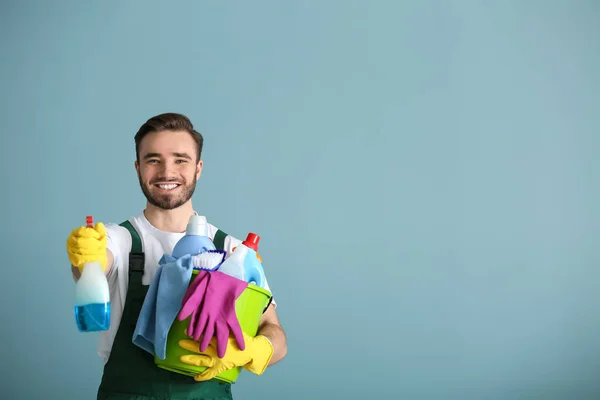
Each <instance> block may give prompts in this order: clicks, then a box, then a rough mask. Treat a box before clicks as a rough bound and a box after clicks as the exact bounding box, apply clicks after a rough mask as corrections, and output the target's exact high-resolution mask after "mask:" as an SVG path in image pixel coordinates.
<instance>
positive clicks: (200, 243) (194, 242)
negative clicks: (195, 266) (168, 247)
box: [172, 215, 216, 258]
mask: <svg viewBox="0 0 600 400" xmlns="http://www.w3.org/2000/svg"><path fill="white" fill-rule="evenodd" d="M185 233H186V234H185V235H184V236H183V237H182V238H181V239H179V241H178V242H177V243H176V244H175V247H174V248H173V254H172V255H173V257H175V258H180V257H183V256H184V255H186V254H189V255H192V256H194V255H197V254H201V253H204V252H205V251H207V250H215V249H216V247H215V245H214V243H213V242H212V240H210V238H209V237H208V224H207V222H206V217H203V216H200V215H192V216H191V217H190V219H189V221H188V224H187V228H186V231H185Z"/></svg>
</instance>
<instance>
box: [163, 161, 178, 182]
mask: <svg viewBox="0 0 600 400" xmlns="http://www.w3.org/2000/svg"><path fill="white" fill-rule="evenodd" d="M159 174H160V176H161V178H162V179H175V178H176V177H177V174H176V172H175V165H173V164H171V163H162V164H161V165H160V170H159Z"/></svg>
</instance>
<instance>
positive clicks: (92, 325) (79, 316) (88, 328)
mask: <svg viewBox="0 0 600 400" xmlns="http://www.w3.org/2000/svg"><path fill="white" fill-rule="evenodd" d="M75 323H76V324H77V329H79V332H96V331H105V330H107V329H108V328H110V302H108V303H96V304H87V305H85V306H75Z"/></svg>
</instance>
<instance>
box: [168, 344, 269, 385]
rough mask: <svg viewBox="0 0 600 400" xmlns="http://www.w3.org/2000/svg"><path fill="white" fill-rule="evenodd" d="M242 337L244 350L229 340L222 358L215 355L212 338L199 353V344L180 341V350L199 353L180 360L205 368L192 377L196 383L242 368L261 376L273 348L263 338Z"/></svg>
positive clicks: (215, 349) (215, 348) (215, 346)
mask: <svg viewBox="0 0 600 400" xmlns="http://www.w3.org/2000/svg"><path fill="white" fill-rule="evenodd" d="M243 335H244V342H245V344H246V349H245V350H240V349H239V347H238V346H237V342H236V340H235V338H229V342H228V344H227V352H226V353H225V356H224V357H223V358H219V357H218V355H217V345H216V341H215V339H214V338H213V339H212V340H211V341H210V344H209V345H208V348H207V349H206V350H205V351H204V352H201V351H200V349H199V346H200V343H199V342H197V341H194V340H188V339H184V340H180V341H179V346H181V347H182V348H184V349H186V350H188V351H191V352H194V353H201V354H198V355H194V354H191V355H185V356H181V357H180V360H181V362H183V363H186V364H189V365H194V366H197V367H207V369H206V370H205V371H204V372H202V373H201V374H199V375H196V376H195V377H194V379H195V380H196V381H207V380H209V379H212V378H214V377H215V376H217V375H219V374H221V373H223V372H225V371H227V370H229V369H232V368H235V367H243V368H245V369H246V370H248V371H250V372H252V373H254V374H256V375H261V374H262V373H263V372H264V371H265V369H266V368H267V366H268V365H269V362H270V361H271V357H272V356H273V346H272V345H271V342H270V341H269V340H268V339H267V338H266V337H265V336H262V335H258V336H256V337H252V336H250V335H247V334H246V333H243Z"/></svg>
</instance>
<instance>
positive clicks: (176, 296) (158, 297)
mask: <svg viewBox="0 0 600 400" xmlns="http://www.w3.org/2000/svg"><path fill="white" fill-rule="evenodd" d="M158 264H159V268H158V270H157V271H156V275H154V278H153V279H152V283H151V284H150V287H149V288H148V293H147V294H146V298H145V299H144V304H143V305H142V309H141V311H140V315H139V317H138V320H137V324H136V326H135V331H134V332H133V344H135V345H136V346H138V347H140V348H142V349H144V350H146V351H147V352H149V353H150V354H152V355H156V356H157V357H158V358H160V359H161V360H164V359H165V358H166V357H167V355H166V353H167V335H168V334H169V329H171V325H172V324H173V322H174V321H175V318H176V316H177V313H179V310H181V302H182V301H183V296H184V295H185V292H186V290H187V288H188V286H189V283H190V278H191V277H192V271H193V269H194V265H193V263H192V257H191V255H185V256H183V257H180V258H174V257H171V256H169V255H167V254H165V255H163V256H162V258H161V259H160V261H159V262H158Z"/></svg>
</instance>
